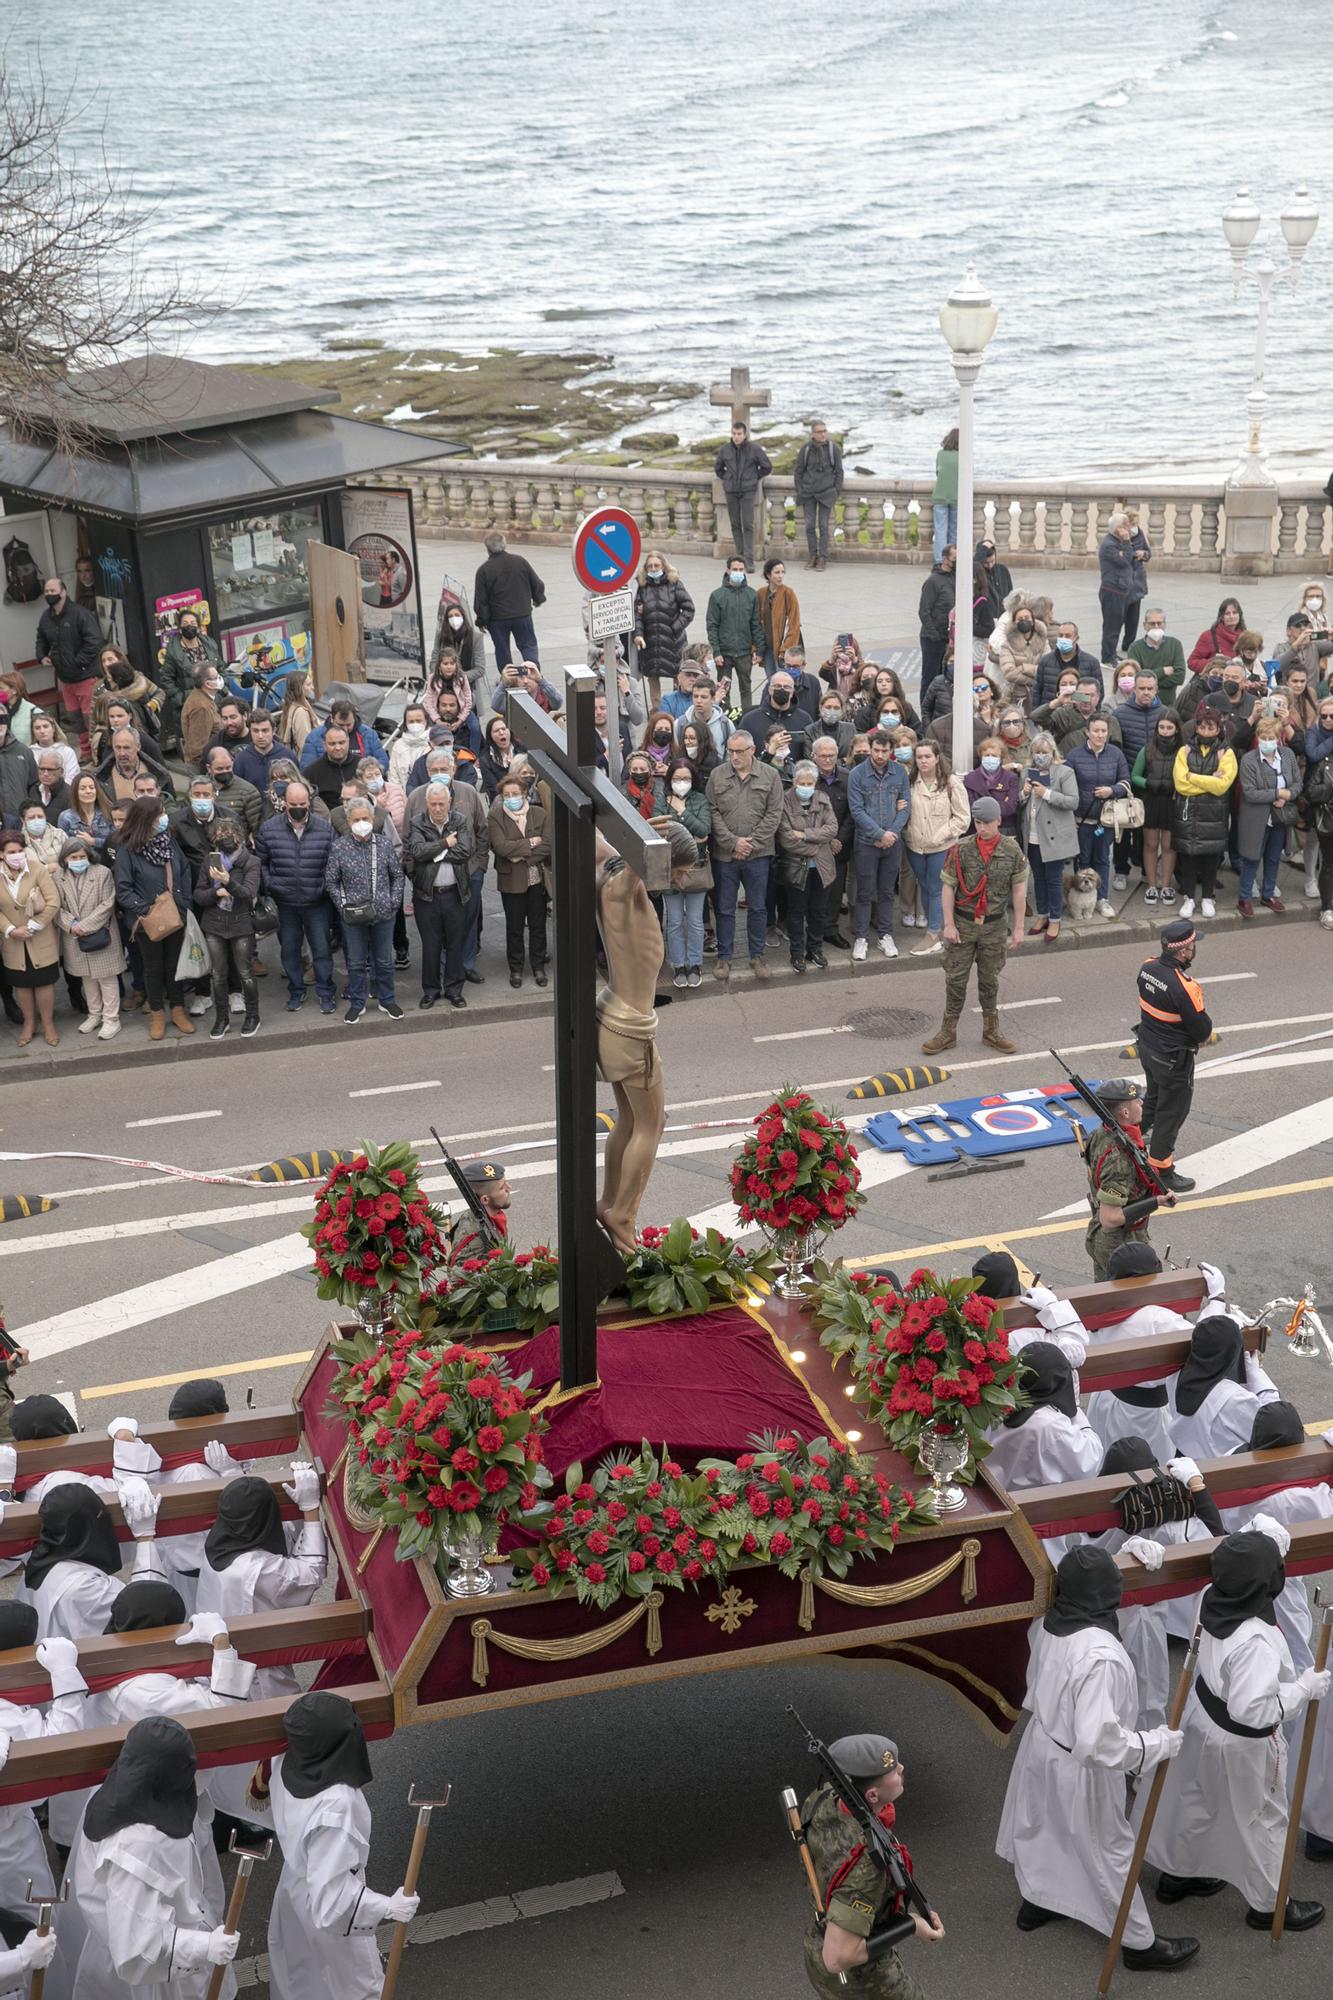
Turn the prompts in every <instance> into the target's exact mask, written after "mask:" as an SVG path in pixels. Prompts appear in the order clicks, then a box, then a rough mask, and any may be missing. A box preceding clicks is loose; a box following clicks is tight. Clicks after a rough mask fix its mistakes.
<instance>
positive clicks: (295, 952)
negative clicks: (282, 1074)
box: [255, 778, 337, 1014]
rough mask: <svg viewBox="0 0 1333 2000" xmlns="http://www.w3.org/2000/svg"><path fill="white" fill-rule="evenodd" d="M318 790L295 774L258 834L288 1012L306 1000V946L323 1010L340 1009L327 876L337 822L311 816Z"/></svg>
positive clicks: (321, 1010)
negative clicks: (278, 809) (274, 917)
mask: <svg viewBox="0 0 1333 2000" xmlns="http://www.w3.org/2000/svg"><path fill="white" fill-rule="evenodd" d="M312 799H313V794H312V793H311V791H310V788H309V786H308V785H307V784H306V782H305V780H304V779H303V778H293V779H292V780H291V781H290V782H289V784H288V786H287V791H286V795H285V797H284V799H283V810H282V811H281V812H279V813H275V814H274V815H273V817H272V818H271V819H266V820H265V821H264V823H263V825H262V826H261V827H260V829H259V832H258V833H257V834H256V835H255V852H256V853H257V855H258V856H259V864H260V870H261V881H262V886H263V889H264V891H265V892H266V893H267V894H268V895H270V896H272V898H273V900H274V902H275V903H276V904H277V908H278V945H279V950H280V955H281V959H282V969H283V971H284V972H285V973H286V975H287V1012H288V1013H289V1014H295V1013H297V1012H298V1011H299V1010H300V1009H301V1008H302V1007H304V1005H305V997H306V988H305V970H304V964H303V958H302V952H303V949H308V950H309V953H310V957H311V961H312V963H313V965H314V969H315V992H316V994H317V996H318V999H319V1011H320V1013H321V1014H332V1013H333V1012H334V1011H335V1008H336V1004H337V1003H336V1001H335V998H334V986H333V953H332V949H331V944H330V939H331V927H332V924H333V904H332V902H331V900H330V898H329V895H328V892H327V890H326V889H325V886H324V881H325V875H326V873H327V870H328V864H329V859H330V856H331V855H332V852H333V842H334V838H335V835H334V831H333V824H332V822H331V821H330V820H329V819H328V818H315V817H313V816H312V811H311V806H312Z"/></svg>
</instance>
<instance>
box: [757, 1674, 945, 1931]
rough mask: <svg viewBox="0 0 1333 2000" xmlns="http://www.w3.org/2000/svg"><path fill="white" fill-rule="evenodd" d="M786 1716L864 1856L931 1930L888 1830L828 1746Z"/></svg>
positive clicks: (923, 1904)
mask: <svg viewBox="0 0 1333 2000" xmlns="http://www.w3.org/2000/svg"><path fill="white" fill-rule="evenodd" d="M787 1713H788V1715H789V1716H790V1717H791V1719H792V1721H793V1722H794V1723H795V1724H796V1727H797V1728H798V1729H799V1730H800V1732H801V1734H802V1735H803V1736H804V1737H805V1747H806V1749H807V1750H808V1751H809V1752H810V1755H811V1756H812V1757H813V1758H815V1759H816V1760H817V1762H818V1764H819V1767H820V1769H821V1770H822V1772H823V1773H824V1779H825V1782H826V1783H827V1784H828V1785H830V1786H831V1787H832V1789H833V1791H834V1792H835V1794H836V1795H837V1797H838V1798H839V1799H840V1800H841V1802H842V1804H843V1805H844V1806H845V1807H846V1808H847V1811H848V1812H849V1813H850V1814H851V1816H852V1818H853V1819H854V1820H855V1821H856V1823H857V1825H858V1826H859V1827H860V1829H861V1832H862V1834H863V1836H864V1838H865V1844H866V1852H867V1854H869V1855H870V1856H871V1858H872V1859H873V1860H874V1861H875V1862H876V1863H877V1864H878V1865H879V1867H881V1868H882V1869H883V1871H884V1873H885V1875H886V1876H887V1878H888V1881H889V1884H890V1886H891V1887H892V1888H893V1889H894V1890H895V1891H896V1892H897V1894H898V1895H899V1896H900V1897H901V1898H902V1899H903V1901H904V1903H906V1904H907V1905H909V1906H910V1907H911V1908H912V1909H914V1910H916V1911H917V1912H918V1913H919V1914H920V1915H921V1916H923V1917H924V1918H925V1920H926V1922H927V1923H928V1924H930V1925H931V1926H932V1928H933V1926H934V1922H935V1920H934V1918H933V1917H932V1916H931V1913H930V1904H929V1903H928V1902H927V1900H926V1896H925V1893H924V1891H923V1890H921V1889H920V1888H919V1887H918V1886H917V1883H916V1880H915V1878H914V1877H913V1876H911V1875H909V1874H908V1872H907V1869H906V1868H905V1867H904V1865H903V1858H902V1855H901V1853H900V1852H899V1849H898V1843H897V1841H896V1840H895V1839H894V1838H893V1836H892V1834H891V1833H890V1832H889V1830H888V1828H887V1827H886V1826H883V1825H881V1823H880V1821H879V1818H878V1817H877V1815H876V1814H875V1812H874V1810H873V1808H872V1807H871V1806H870V1805H869V1804H867V1802H866V1799H865V1795H864V1794H863V1793H862V1792H861V1791H860V1790H859V1789H858V1787H857V1786H856V1785H854V1784H853V1783H852V1781H851V1779H850V1778H849V1777H848V1776H847V1773H846V1772H845V1771H844V1770H843V1768H842V1766H841V1765H840V1764H839V1763H838V1762H837V1761H836V1760H835V1758H834V1757H833V1754H832V1752H831V1751H830V1750H829V1747H828V1745H827V1743H821V1741H820V1740H819V1738H818V1737H817V1736H816V1735H815V1734H814V1732H813V1731H812V1730H810V1729H807V1728H806V1726H805V1724H804V1723H803V1722H802V1720H801V1718H800V1716H799V1715H798V1714H797V1713H796V1710H795V1709H794V1708H793V1707H792V1705H791V1703H790V1702H789V1703H788V1704H787ZM913 1928H915V1926H913ZM903 1935H904V1936H906V1935H907V1933H906V1932H905V1931H904V1933H903Z"/></svg>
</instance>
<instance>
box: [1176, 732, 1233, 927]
mask: <svg viewBox="0 0 1333 2000" xmlns="http://www.w3.org/2000/svg"><path fill="white" fill-rule="evenodd" d="M1222 728H1223V723H1222V717H1221V716H1220V715H1219V714H1218V712H1217V710H1216V709H1215V708H1212V707H1209V706H1207V705H1205V706H1204V707H1203V708H1201V709H1200V710H1199V711H1198V715H1197V718H1196V721H1195V725H1194V736H1193V740H1192V741H1191V742H1187V743H1184V744H1182V745H1181V747H1180V749H1179V750H1178V751H1177V752H1176V762H1175V768H1174V772H1173V783H1174V786H1175V799H1174V802H1173V805H1172V820H1171V841H1172V845H1173V846H1174V848H1175V850H1176V853H1177V855H1178V856H1179V873H1180V886H1181V888H1182V889H1183V890H1184V892H1185V893H1184V900H1183V901H1182V903H1181V905H1180V914H1181V916H1182V917H1192V916H1193V915H1194V905H1195V900H1196V898H1198V899H1199V900H1200V903H1201V914H1202V915H1203V916H1205V917H1215V916H1216V915H1217V905H1216V903H1215V902H1214V897H1215V896H1216V894H1217V871H1218V868H1219V866H1220V865H1221V860H1222V856H1223V855H1224V854H1225V853H1226V850H1227V839H1228V833H1229V828H1230V822H1231V794H1232V791H1233V789H1234V787H1235V783H1236V770H1237V766H1236V758H1235V753H1234V752H1233V751H1232V750H1229V749H1228V748H1227V747H1226V744H1225V743H1224V741H1223V739H1222Z"/></svg>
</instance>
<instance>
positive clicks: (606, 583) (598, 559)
mask: <svg viewBox="0 0 1333 2000" xmlns="http://www.w3.org/2000/svg"><path fill="white" fill-rule="evenodd" d="M642 551H643V537H642V536H641V535H640V533H639V524H638V522H637V521H636V520H635V518H634V516H633V515H632V514H627V513H626V512H625V509H624V508H623V507H594V508H593V510H592V512H591V514H585V515H584V517H583V519H582V520H581V521H580V522H579V524H578V527H577V528H575V530H574V574H575V576H576V577H577V578H578V580H579V582H580V583H581V584H582V585H583V587H584V589H585V590H591V591H592V592H593V594H594V595H595V596H597V597H605V596H607V595H608V594H609V593H610V592H611V591H613V590H619V589H621V587H622V586H623V585H624V584H627V583H628V582H629V581H630V580H631V578H632V577H633V575H634V572H635V570H636V569H637V568H638V566H639V556H640V555H641V553H642ZM619 629H622V630H623V629H624V628H623V627H621V628H619Z"/></svg>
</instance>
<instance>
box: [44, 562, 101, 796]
mask: <svg viewBox="0 0 1333 2000" xmlns="http://www.w3.org/2000/svg"><path fill="white" fill-rule="evenodd" d="M43 594H44V595H45V598H46V609H45V611H43V613H42V615H41V617H40V618H39V619H38V620H37V654H38V658H39V659H40V661H41V663H42V665H43V666H44V667H50V668H51V669H52V670H53V672H54V674H55V677H56V682H57V684H58V687H59V694H60V720H61V722H62V723H63V724H64V725H65V726H66V727H67V728H71V727H77V729H78V731H79V754H80V756H81V757H82V758H83V760H84V762H85V763H88V762H90V761H91V757H92V752H91V749H90V746H89V743H88V729H89V721H90V718H91V716H92V712H93V696H94V694H95V693H96V692H97V681H98V674H97V661H98V656H99V654H100V653H101V650H102V628H101V626H100V625H99V624H98V622H97V620H96V618H95V617H94V616H93V614H92V612H91V611H89V610H87V609H86V608H85V607H84V606H83V605H82V604H76V603H75V602H74V600H73V599H72V598H71V597H70V595H69V592H68V591H67V590H66V589H65V586H64V584H63V583H62V582H61V580H60V578H59V577H58V576H49V577H48V578H47V579H46V583H45V586H44V592H43Z"/></svg>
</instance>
